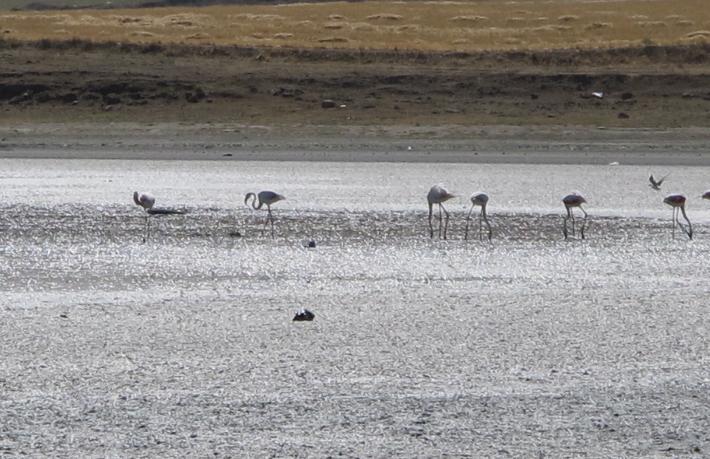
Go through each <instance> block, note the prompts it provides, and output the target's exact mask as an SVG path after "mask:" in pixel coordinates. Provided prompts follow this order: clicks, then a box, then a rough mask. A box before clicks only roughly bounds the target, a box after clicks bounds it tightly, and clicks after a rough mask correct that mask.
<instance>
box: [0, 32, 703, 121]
mask: <svg viewBox="0 0 710 459" xmlns="http://www.w3.org/2000/svg"><path fill="white" fill-rule="evenodd" d="M0 45H2V43H0ZM706 57H707V50H706V49H705V48H703V47H699V48H687V47H686V48H661V47H649V48H648V49H644V48H640V49H632V50H626V51H615V52H611V51H610V52H607V53H603V52H593V51H589V52H571V51H558V52H554V53H552V52H548V53H538V54H534V53H533V54H528V53H517V54H501V53H498V54H479V55H454V54H418V53H410V54H398V53H393V52H389V53H376V52H362V53H356V52H352V51H350V52H335V51H326V50H320V51H298V50H290V51H288V50H257V49H237V48H224V49H211V48H181V47H172V48H161V47H159V46H157V45H145V46H143V47H141V46H133V47H126V46H118V45H101V46H99V45H92V44H86V43H82V42H71V43H69V44H67V43H52V42H46V43H44V42H43V43H39V44H37V45H36V46H30V45H18V44H16V43H15V44H13V43H7V42H5V43H4V45H3V46H0V59H1V60H2V62H3V68H2V72H1V73H0V124H1V125H8V124H14V123H19V122H56V121H58V120H61V121H63V122H99V123H107V122H125V121H133V122H141V123H151V122H187V123H208V122H210V123H237V124H240V125H268V126H276V125H284V126H304V125H306V126H309V125H312V126H369V127H380V126H413V127H421V126H437V127H442V126H463V127H470V126H481V125H536V126H546V125H565V126H575V125H579V126H595V127H596V126H606V127H623V128H638V127H652V128H659V127H662V128H677V127H691V126H699V127H708V126H710V92H708V89H707V88H708V87H710V71H709V68H708V65H707V62H708V61H707V58H706ZM597 92H601V93H603V97H602V98H598V97H595V96H594V95H593V93H597Z"/></svg>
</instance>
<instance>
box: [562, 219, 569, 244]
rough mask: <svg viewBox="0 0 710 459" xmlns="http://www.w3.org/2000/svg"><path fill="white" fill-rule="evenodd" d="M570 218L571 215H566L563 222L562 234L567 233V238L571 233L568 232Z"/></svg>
mask: <svg viewBox="0 0 710 459" xmlns="http://www.w3.org/2000/svg"><path fill="white" fill-rule="evenodd" d="M568 219H569V217H564V218H563V219H562V222H563V226H562V234H564V235H565V240H567V237H568V236H569V235H568V234H567V220H568Z"/></svg>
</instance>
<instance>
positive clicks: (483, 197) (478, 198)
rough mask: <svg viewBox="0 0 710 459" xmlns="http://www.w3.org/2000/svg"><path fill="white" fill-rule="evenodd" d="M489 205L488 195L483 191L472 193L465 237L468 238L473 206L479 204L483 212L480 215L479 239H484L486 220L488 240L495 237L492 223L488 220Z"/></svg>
mask: <svg viewBox="0 0 710 459" xmlns="http://www.w3.org/2000/svg"><path fill="white" fill-rule="evenodd" d="M487 205H488V195H487V194H486V193H484V192H482V191H477V192H475V193H473V194H472V195H471V210H469V211H468V216H467V217H466V231H465V232H464V237H463V238H464V239H468V225H469V223H470V221H471V214H472V213H473V208H474V207H476V206H479V207H480V208H481V213H480V214H479V216H478V239H479V240H481V241H482V240H483V222H484V221H485V222H486V226H487V227H488V240H489V241H490V240H491V239H492V238H493V230H492V229H491V224H490V222H489V221H488V215H487V214H486V206H487Z"/></svg>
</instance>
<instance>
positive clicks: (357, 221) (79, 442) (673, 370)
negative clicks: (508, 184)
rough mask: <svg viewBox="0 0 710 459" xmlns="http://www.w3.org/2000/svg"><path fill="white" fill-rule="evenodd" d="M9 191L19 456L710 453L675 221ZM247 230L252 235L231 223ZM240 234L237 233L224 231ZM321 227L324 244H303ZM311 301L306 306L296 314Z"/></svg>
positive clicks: (9, 451)
mask: <svg viewBox="0 0 710 459" xmlns="http://www.w3.org/2000/svg"><path fill="white" fill-rule="evenodd" d="M45 202H46V203H44V204H30V205H26V204H9V205H8V204H5V205H3V206H2V207H1V208H0V214H1V215H2V220H1V223H0V247H1V249H0V256H1V257H2V261H3V263H2V268H1V269H2V278H3V283H2V286H0V289H2V300H1V302H0V307H1V309H2V311H3V317H4V319H3V321H2V323H1V324H0V344H1V345H2V349H3V360H2V364H1V365H2V375H1V376H0V388H2V392H3V394H4V395H3V399H2V401H1V402H0V414H1V415H2V419H3V423H2V426H1V427H0V451H2V454H4V455H7V456H11V457H12V456H19V455H30V456H33V455H53V456H64V457H70V456H76V455H77V454H79V455H82V456H101V457H120V456H125V455H130V456H132V457H154V456H156V455H161V456H171V457H178V456H181V457H184V456H185V455H188V456H207V455H210V456H216V457H228V456H239V455H246V456H297V457H306V456H319V457H321V456H337V455H342V456H356V457H383V456H387V457H412V456H419V457H421V456H439V455H442V454H443V455H451V456H456V457H482V456H483V457H506V456H514V457H520V456H529V455H543V456H576V455H582V456H591V457H601V456H629V457H647V456H660V457H678V456H684V457H703V456H704V455H706V454H707V453H708V450H709V449H710V436H709V435H708V432H709V431H710V408H708V407H709V406H710V399H709V397H710V396H709V395H708V394H710V391H709V390H708V389H710V387H709V386H710V372H709V371H708V368H710V365H709V363H710V362H709V361H708V356H709V355H710V352H708V351H709V349H708V347H709V346H708V345H709V340H708V337H707V333H706V331H707V329H708V325H710V324H708V317H709V316H708V314H707V312H708V311H707V305H706V285H707V282H706V280H707V277H708V274H710V273H709V272H708V266H707V263H704V260H705V259H706V257H707V254H708V252H709V251H710V242H709V241H710V238H708V237H707V233H708V232H710V230H708V228H707V225H706V224H704V223H698V224H697V225H696V231H697V237H696V239H695V240H694V241H687V240H685V239H682V238H681V237H680V236H681V235H676V239H672V238H671V237H670V228H669V225H668V222H667V221H666V220H665V219H656V218H630V217H629V218H621V217H605V216H593V217H592V218H591V220H590V222H589V226H588V228H587V232H586V234H587V239H585V240H584V241H582V240H579V239H572V240H569V241H563V240H562V234H561V223H562V221H561V216H560V214H548V213H542V214H541V213H520V212H498V213H497V214H494V215H492V216H491V219H492V220H493V224H494V231H495V232H494V240H493V242H492V243H488V242H481V241H479V240H477V239H475V240H470V241H464V240H462V225H463V224H464V223H465V220H463V219H462V218H461V217H460V214H457V218H455V219H453V220H452V222H451V226H450V239H449V240H447V241H441V240H438V239H435V240H430V239H429V238H428V235H427V214H426V211H422V210H411V211H384V210H377V209H376V210H362V209H355V210H350V211H345V210H340V211H335V210H320V209H291V210H289V209H283V210H281V211H280V212H278V213H277V214H276V216H277V220H276V227H275V237H274V238H273V239H272V238H270V237H268V235H264V236H262V235H261V234H260V224H261V223H262V221H263V220H262V218H263V214H255V213H252V212H247V211H245V210H244V209H241V210H235V209H233V208H230V207H223V206H207V207H203V206H194V205H193V206H186V207H185V210H187V213H186V214H185V215H179V216H163V217H156V218H152V217H151V218H152V221H151V227H152V232H151V236H150V239H149V240H148V242H147V243H145V244H142V243H141V237H142V234H143V231H144V225H145V219H144V216H143V214H142V213H141V212H140V211H138V210H137V209H135V208H131V207H130V206H127V205H114V204H107V205H102V206H100V208H98V207H96V206H93V205H89V206H80V205H77V204H65V203H61V204H55V203H53V200H52V199H47V200H46V201H45ZM235 228H236V230H238V231H239V232H240V233H241V237H235V236H234V235H233V234H234V232H235ZM230 234H231V236H230ZM310 239H314V240H315V241H316V242H317V245H316V247H315V248H307V247H304V245H303V242H304V241H306V240H310ZM300 307H307V308H309V309H310V310H312V311H314V312H315V313H316V319H315V320H314V321H313V322H310V323H295V322H292V321H291V319H292V317H293V314H294V312H295V311H296V310H297V309H298V308H300Z"/></svg>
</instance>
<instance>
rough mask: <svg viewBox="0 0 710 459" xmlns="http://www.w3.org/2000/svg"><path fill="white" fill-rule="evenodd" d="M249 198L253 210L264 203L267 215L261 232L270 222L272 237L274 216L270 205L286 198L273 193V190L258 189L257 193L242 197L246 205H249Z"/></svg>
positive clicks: (272, 234) (272, 235)
mask: <svg viewBox="0 0 710 459" xmlns="http://www.w3.org/2000/svg"><path fill="white" fill-rule="evenodd" d="M249 199H251V207H252V208H253V209H254V210H259V209H261V207H262V206H263V205H264V204H266V210H267V212H268V215H267V217H266V221H265V222H264V227H263V228H262V229H261V233H262V234H263V233H264V230H266V225H268V224H269V222H271V237H274V216H273V214H272V213H271V205H272V204H275V203H277V202H279V201H283V200H284V199H286V197H285V196H283V195H281V194H278V193H274V192H273V191H260V192H259V194H254V193H247V194H246V196H245V197H244V204H246V205H247V206H248V205H249Z"/></svg>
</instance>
